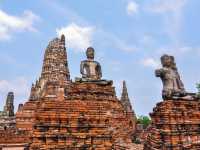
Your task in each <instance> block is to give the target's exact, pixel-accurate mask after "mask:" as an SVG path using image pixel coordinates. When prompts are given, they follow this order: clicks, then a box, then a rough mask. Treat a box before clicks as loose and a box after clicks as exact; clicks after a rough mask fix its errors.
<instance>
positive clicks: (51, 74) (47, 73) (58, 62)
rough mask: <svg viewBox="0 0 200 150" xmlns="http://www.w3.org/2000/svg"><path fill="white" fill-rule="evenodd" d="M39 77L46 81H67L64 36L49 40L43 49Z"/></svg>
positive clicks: (67, 72)
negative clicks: (43, 53)
mask: <svg viewBox="0 0 200 150" xmlns="http://www.w3.org/2000/svg"><path fill="white" fill-rule="evenodd" d="M41 79H44V80H48V81H69V80H70V74H69V69H68V61H67V52H66V48H65V36H64V35H62V36H61V38H60V39H59V38H55V39H53V40H52V41H50V42H49V45H48V46H47V48H46V50H45V55H44V61H43V67H42V74H41Z"/></svg>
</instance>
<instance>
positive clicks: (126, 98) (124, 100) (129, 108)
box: [121, 81, 133, 112]
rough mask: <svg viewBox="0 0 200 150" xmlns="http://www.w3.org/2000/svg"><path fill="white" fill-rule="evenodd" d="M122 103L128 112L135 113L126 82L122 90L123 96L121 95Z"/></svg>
mask: <svg viewBox="0 0 200 150" xmlns="http://www.w3.org/2000/svg"><path fill="white" fill-rule="evenodd" d="M121 102H122V104H123V106H124V108H125V110H126V111H127V112H133V110H132V106H131V103H130V99H129V96H128V90H127V87H126V82H125V81H123V88H122V95H121Z"/></svg>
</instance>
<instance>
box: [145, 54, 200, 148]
mask: <svg viewBox="0 0 200 150" xmlns="http://www.w3.org/2000/svg"><path fill="white" fill-rule="evenodd" d="M161 62H162V65H163V68H162V69H159V70H156V76H157V77H160V78H161V79H162V81H163V94H162V95H163V99H164V101H162V102H160V103H158V104H157V105H156V107H155V108H154V109H153V112H152V113H150V116H151V119H152V124H151V126H150V127H149V131H148V137H147V140H146V143H145V145H144V150H199V149H200V119H199V118H200V100H199V97H198V96H197V95H195V94H193V93H188V92H186V91H185V89H184V85H183V83H182V81H181V79H180V75H179V73H178V70H177V67H176V63H175V60H174V57H173V56H168V55H163V56H162V57H161Z"/></svg>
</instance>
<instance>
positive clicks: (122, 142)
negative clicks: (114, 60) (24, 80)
mask: <svg viewBox="0 0 200 150" xmlns="http://www.w3.org/2000/svg"><path fill="white" fill-rule="evenodd" d="M16 127H17V129H16V130H15V131H13V133H9V134H6V133H5V134H4V135H5V136H6V138H0V144H2V145H4V146H5V144H6V143H9V141H8V140H6V139H9V137H10V136H12V134H13V135H14V136H13V137H14V139H15V140H14V142H13V143H14V144H16V143H19V144H21V145H23V146H24V147H28V148H29V149H34V150H38V149H52V150H55V149H69V150H70V149H71V150H74V149H80V150H81V149H83V150H86V149H88V150H89V149H95V150H111V149H116V150H117V149H129V148H130V147H129V146H130V144H131V139H132V135H133V133H134V131H135V120H134V119H133V115H132V113H131V115H130V113H128V112H127V111H126V110H125V109H124V106H123V104H122V103H121V101H120V100H118V98H117V97H116V94H115V88H114V87H113V85H112V82H110V81H108V82H107V80H101V79H100V78H99V79H95V82H88V81H86V82H82V81H81V82H80V80H79V81H76V82H72V81H71V80H70V74H69V69H68V62H67V53H66V48H65V37H64V35H63V36H62V37H61V39H59V38H56V39H54V40H53V41H51V42H50V43H49V45H48V47H47V49H46V51H45V56H44V62H43V67H42V74H41V77H40V78H39V80H38V81H36V83H35V84H33V85H32V88H31V94H30V98H29V100H28V101H27V102H26V103H25V104H24V105H23V106H22V105H21V106H20V107H19V109H18V111H17V113H16ZM2 134H3V133H2ZM17 137H19V138H17ZM22 140H23V141H24V143H23V144H22V143H21V141H22ZM13 143H12V142H11V143H10V144H13ZM0 146H1V145H0ZM4 146H2V147H4Z"/></svg>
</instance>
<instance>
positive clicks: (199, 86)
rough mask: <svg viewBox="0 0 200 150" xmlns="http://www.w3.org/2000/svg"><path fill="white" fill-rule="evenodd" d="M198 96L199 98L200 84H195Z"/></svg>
mask: <svg viewBox="0 0 200 150" xmlns="http://www.w3.org/2000/svg"><path fill="white" fill-rule="evenodd" d="M197 90H198V96H200V83H197Z"/></svg>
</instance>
